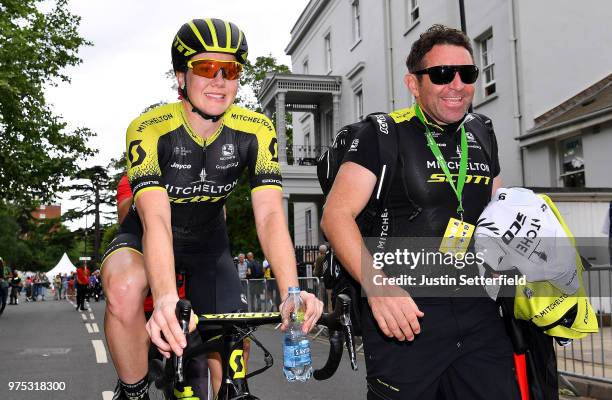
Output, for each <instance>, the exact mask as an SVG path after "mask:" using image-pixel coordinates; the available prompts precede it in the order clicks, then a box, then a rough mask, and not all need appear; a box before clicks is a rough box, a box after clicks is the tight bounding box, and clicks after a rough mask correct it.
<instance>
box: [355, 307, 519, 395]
mask: <svg viewBox="0 0 612 400" xmlns="http://www.w3.org/2000/svg"><path fill="white" fill-rule="evenodd" d="M436 300H439V301H438V302H435V303H433V302H432V299H428V300H424V301H423V302H422V303H421V304H419V303H420V302H419V299H416V303H417V304H418V306H419V309H420V310H421V311H423V312H424V313H425V316H424V317H423V318H422V319H421V320H420V324H421V333H420V334H419V335H417V337H416V339H415V340H414V341H413V342H399V341H397V340H394V339H389V338H387V337H386V336H385V335H384V334H382V332H381V331H380V330H379V329H378V325H377V323H376V321H375V320H374V319H373V317H372V313H371V310H370V308H369V307H368V306H365V307H364V313H363V315H362V321H363V339H364V351H365V359H366V367H367V376H368V382H367V383H368V396H367V398H368V400H388V399H393V400H395V399H398V400H399V399H401V400H411V399H414V400H417V399H418V400H464V399H470V400H489V399H500V400H518V399H520V397H519V396H520V395H519V392H518V385H517V383H516V378H515V373H514V368H513V367H514V362H513V356H512V354H513V349H512V345H511V343H510V340H509V338H508V336H507V334H506V331H505V328H504V325H503V321H502V319H501V318H500V317H499V316H498V314H497V309H496V305H495V303H494V302H493V301H491V300H489V299H436Z"/></svg>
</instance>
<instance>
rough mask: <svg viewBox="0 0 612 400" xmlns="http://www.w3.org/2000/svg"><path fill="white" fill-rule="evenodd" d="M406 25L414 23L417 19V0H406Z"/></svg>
mask: <svg viewBox="0 0 612 400" xmlns="http://www.w3.org/2000/svg"><path fill="white" fill-rule="evenodd" d="M407 4H408V25H409V26H410V25H414V24H416V22H417V21H418V20H419V2H418V0H408V3H407Z"/></svg>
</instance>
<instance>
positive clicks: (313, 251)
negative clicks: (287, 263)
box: [295, 246, 319, 264]
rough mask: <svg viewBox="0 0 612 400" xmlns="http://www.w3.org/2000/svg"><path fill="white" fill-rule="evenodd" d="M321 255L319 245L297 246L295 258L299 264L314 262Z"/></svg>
mask: <svg viewBox="0 0 612 400" xmlns="http://www.w3.org/2000/svg"><path fill="white" fill-rule="evenodd" d="M318 255H319V246H295V258H296V260H297V263H298V264H314V262H315V260H316V259H317V256H318Z"/></svg>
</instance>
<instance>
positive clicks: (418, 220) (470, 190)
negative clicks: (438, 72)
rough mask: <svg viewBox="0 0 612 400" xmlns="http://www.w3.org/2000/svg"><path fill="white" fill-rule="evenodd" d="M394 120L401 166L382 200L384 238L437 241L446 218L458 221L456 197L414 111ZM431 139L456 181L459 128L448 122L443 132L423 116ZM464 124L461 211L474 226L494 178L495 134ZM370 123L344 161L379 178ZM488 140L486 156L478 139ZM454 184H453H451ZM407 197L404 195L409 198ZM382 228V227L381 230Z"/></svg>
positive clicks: (472, 120)
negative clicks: (386, 218) (417, 210)
mask: <svg viewBox="0 0 612 400" xmlns="http://www.w3.org/2000/svg"><path fill="white" fill-rule="evenodd" d="M389 115H390V116H391V118H393V120H394V121H395V122H396V124H397V129H398V136H399V146H400V151H399V153H400V162H399V165H398V166H397V168H396V170H397V172H396V173H395V174H394V176H393V178H392V183H391V189H390V191H389V195H388V198H387V200H386V203H385V204H386V206H387V209H388V211H389V213H390V216H389V220H390V221H392V226H390V227H388V228H390V229H391V231H387V232H388V235H389V236H395V237H406V236H413V237H442V236H443V234H444V230H445V229H446V226H447V224H448V220H449V218H451V217H455V218H457V217H458V216H457V212H456V209H457V197H456V196H455V193H454V192H453V189H452V188H451V186H450V185H449V183H448V181H447V178H446V176H445V174H444V171H443V170H442V169H441V168H440V166H439V165H438V162H437V161H436V158H435V157H434V155H433V153H432V152H431V151H430V150H429V148H428V147H427V139H426V137H425V127H424V126H423V124H422V123H421V122H420V121H419V119H418V118H417V116H416V114H415V110H414V107H410V108H405V109H401V110H397V111H394V112H392V113H390V114H389ZM425 118H426V122H428V125H429V129H430V131H431V133H432V136H433V138H434V139H435V141H436V143H438V146H439V148H440V150H441V152H442V155H443V156H444V160H445V161H446V163H447V165H448V169H449V170H450V173H451V176H452V177H453V178H454V179H456V177H457V176H458V173H459V160H460V158H461V150H460V135H459V131H460V126H461V124H451V125H448V126H445V127H444V129H443V128H442V127H441V126H439V125H436V124H434V123H431V122H429V121H430V119H429V118H428V117H427V116H425ZM461 122H462V124H463V125H464V126H465V131H466V136H467V144H468V163H467V177H466V181H465V187H464V188H463V207H464V208H465V212H464V214H463V218H464V220H465V221H467V222H469V223H471V224H474V225H475V224H476V221H477V220H478V216H479V215H480V213H481V212H482V210H483V209H484V208H485V206H486V205H487V203H488V202H489V200H490V198H491V188H492V185H493V178H495V177H496V176H497V175H499V172H500V167H499V160H498V156H497V142H496V140H495V135H492V134H489V133H488V132H485V133H484V134H479V135H477V134H475V133H474V132H476V131H477V130H486V129H487V128H486V127H485V126H484V124H483V123H481V122H480V120H479V119H477V118H476V117H474V116H473V115H471V114H467V115H466V117H465V118H464V119H463V120H462V121H461ZM371 129H372V127H371V124H363V129H361V130H360V131H359V132H357V133H356V138H357V139H358V140H357V142H355V141H353V143H354V144H355V145H354V146H351V149H349V151H348V152H347V154H346V157H345V158H344V162H347V161H352V162H354V163H357V164H359V165H361V166H363V167H365V168H367V169H369V170H370V171H372V173H373V174H374V175H378V174H379V171H380V165H379V164H380V160H379V156H378V155H379V151H378V140H377V137H376V135H375V134H372V132H370V130H371ZM481 136H484V137H490V138H491V141H492V143H491V154H486V152H485V151H484V150H483V147H482V146H483V144H481V143H480V142H479V141H478V140H477V137H481ZM455 181H456V180H455ZM408 195H409V197H408ZM410 201H412V202H413V203H416V205H417V206H418V207H420V208H421V209H422V211H421V212H420V213H419V214H418V215H417V216H416V217H414V219H411V213H410V212H406V213H405V212H404V211H406V210H407V208H409V207H407V205H408V204H410ZM385 229H387V228H385Z"/></svg>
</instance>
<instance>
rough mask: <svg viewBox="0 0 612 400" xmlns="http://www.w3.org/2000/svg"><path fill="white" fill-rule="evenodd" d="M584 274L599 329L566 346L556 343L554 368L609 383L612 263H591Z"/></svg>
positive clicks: (611, 365)
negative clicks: (603, 264) (601, 264)
mask: <svg viewBox="0 0 612 400" xmlns="http://www.w3.org/2000/svg"><path fill="white" fill-rule="evenodd" d="M583 278H584V286H585V289H586V292H587V293H588V295H589V299H590V301H591V304H592V305H593V308H594V309H595V312H596V313H597V319H598V321H599V332H598V333H596V334H591V335H589V336H587V337H586V338H584V339H581V340H574V341H573V342H572V344H570V345H568V346H565V347H561V346H556V351H557V369H558V371H559V373H560V374H562V375H567V376H575V377H578V378H583V379H587V380H594V381H600V382H605V383H612V323H611V317H610V316H611V312H612V294H611V291H610V288H612V267H611V266H609V265H607V266H593V267H592V268H591V269H589V270H587V271H585V272H584V275H583Z"/></svg>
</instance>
